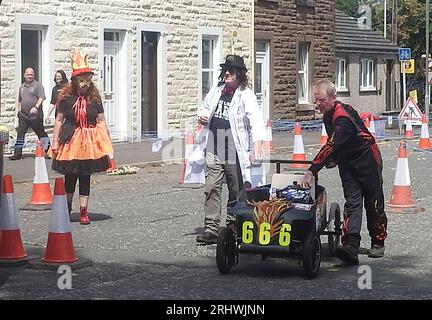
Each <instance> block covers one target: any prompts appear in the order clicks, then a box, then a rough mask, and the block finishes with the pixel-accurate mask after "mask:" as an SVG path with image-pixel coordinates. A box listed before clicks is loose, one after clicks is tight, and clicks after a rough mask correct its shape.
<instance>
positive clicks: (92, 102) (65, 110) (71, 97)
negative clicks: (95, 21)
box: [50, 49, 113, 224]
mask: <svg viewBox="0 0 432 320" xmlns="http://www.w3.org/2000/svg"><path fill="white" fill-rule="evenodd" d="M86 58H87V56H84V57H83V56H82V55H81V53H80V52H79V51H78V50H76V49H74V50H73V51H72V54H71V59H72V70H73V72H72V77H71V81H70V83H68V84H67V85H66V86H65V87H64V89H63V90H62V91H61V93H60V96H59V100H58V108H57V109H58V113H57V117H56V121H55V125H54V136H53V144H52V146H51V152H50V153H51V154H50V156H51V157H52V158H53V162H52V169H53V170H55V171H57V172H59V173H63V174H64V175H65V189H66V196H67V202H68V209H69V214H70V213H71V212H72V199H73V195H74V192H75V186H76V182H77V181H78V180H79V202H80V223H81V224H89V223H90V219H89V217H88V214H87V207H88V198H89V195H90V177H91V174H92V173H95V172H102V171H106V170H107V169H108V168H109V157H108V155H109V154H113V147H112V144H111V139H110V137H109V132H108V128H107V126H106V123H105V117H104V110H103V107H102V100H101V97H100V95H99V92H98V90H97V89H96V87H95V86H94V84H93V82H92V76H93V71H92V70H91V69H90V68H89V67H88V65H87V59H86Z"/></svg>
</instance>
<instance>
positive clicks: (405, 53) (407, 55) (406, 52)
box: [399, 48, 411, 61]
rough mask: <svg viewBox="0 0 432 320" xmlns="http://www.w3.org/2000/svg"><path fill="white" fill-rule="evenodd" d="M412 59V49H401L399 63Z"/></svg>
mask: <svg viewBox="0 0 432 320" xmlns="http://www.w3.org/2000/svg"><path fill="white" fill-rule="evenodd" d="M409 59H411V48H399V61H406V60H409Z"/></svg>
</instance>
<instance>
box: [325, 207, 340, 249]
mask: <svg viewBox="0 0 432 320" xmlns="http://www.w3.org/2000/svg"><path fill="white" fill-rule="evenodd" d="M327 230H328V231H330V232H339V233H340V232H341V231H340V230H341V213H340V207H339V203H337V202H333V203H332V204H331V205H330V210H329V221H328V224H327ZM327 239H328V249H329V256H330V257H334V256H335V251H336V247H337V246H338V245H339V244H340V235H339V234H338V235H332V234H330V235H328V238H327Z"/></svg>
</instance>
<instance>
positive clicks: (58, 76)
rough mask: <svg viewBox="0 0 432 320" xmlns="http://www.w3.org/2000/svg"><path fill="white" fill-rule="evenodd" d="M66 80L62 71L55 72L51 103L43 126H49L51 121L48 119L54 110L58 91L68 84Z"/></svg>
mask: <svg viewBox="0 0 432 320" xmlns="http://www.w3.org/2000/svg"><path fill="white" fill-rule="evenodd" d="M68 82H69V81H68V78H67V76H66V73H65V72H64V71H63V70H57V71H56V73H55V75H54V83H55V86H54V87H53V88H52V92H51V102H50V105H49V109H48V114H47V115H46V117H45V124H50V123H51V121H50V119H49V117H50V116H51V113H52V112H53V110H54V108H56V103H57V98H58V96H59V93H60V91H61V90H62V89H63V88H64V86H65V85H66V84H67V83H68ZM54 115H55V117H57V108H56V111H55V114H54Z"/></svg>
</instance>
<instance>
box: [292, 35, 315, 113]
mask: <svg viewBox="0 0 432 320" xmlns="http://www.w3.org/2000/svg"><path fill="white" fill-rule="evenodd" d="M303 45H305V46H306V48H307V51H306V57H305V63H304V66H305V68H304V70H301V65H302V64H301V63H300V59H301V50H302V46H303ZM311 48H312V43H311V42H309V41H299V42H298V52H297V59H298V64H297V88H296V96H297V104H299V105H305V104H312V102H311V95H310V84H311V81H310V79H311V67H310V66H311V57H310V55H311ZM301 75H303V77H304V80H305V91H306V92H305V95H304V98H303V97H301V96H300V77H301Z"/></svg>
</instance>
